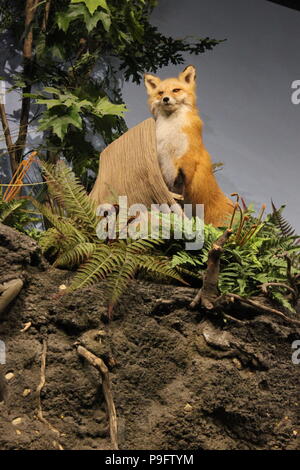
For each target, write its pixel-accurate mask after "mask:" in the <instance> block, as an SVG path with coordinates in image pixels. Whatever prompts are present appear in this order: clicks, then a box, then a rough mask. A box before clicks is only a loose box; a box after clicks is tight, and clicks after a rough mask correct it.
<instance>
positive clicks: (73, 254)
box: [53, 243, 97, 267]
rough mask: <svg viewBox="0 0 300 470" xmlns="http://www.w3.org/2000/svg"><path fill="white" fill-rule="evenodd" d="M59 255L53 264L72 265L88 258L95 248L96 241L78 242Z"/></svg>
mask: <svg viewBox="0 0 300 470" xmlns="http://www.w3.org/2000/svg"><path fill="white" fill-rule="evenodd" d="M68 248H69V249H68V250H67V251H66V252H65V253H63V254H62V255H60V256H59V257H58V258H57V259H56V261H55V262H54V264H53V265H54V266H67V267H73V266H76V265H78V264H81V263H83V262H84V261H85V260H87V259H88V258H90V257H91V256H92V255H93V253H94V252H95V251H96V249H97V244H96V243H79V244H76V245H75V246H74V247H70V246H69V247H68Z"/></svg>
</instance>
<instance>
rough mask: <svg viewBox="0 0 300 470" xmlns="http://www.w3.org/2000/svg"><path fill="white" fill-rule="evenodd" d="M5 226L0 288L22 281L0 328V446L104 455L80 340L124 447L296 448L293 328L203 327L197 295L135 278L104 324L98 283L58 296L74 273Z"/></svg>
mask: <svg viewBox="0 0 300 470" xmlns="http://www.w3.org/2000/svg"><path fill="white" fill-rule="evenodd" d="M2 227H3V226H0V228H1V230H0V251H1V255H2V260H4V261H3V262H4V263H5V266H6V267H5V268H4V269H1V274H0V275H1V276H2V277H1V278H0V282H3V279H2V278H3V277H4V276H6V277H7V276H9V274H10V272H11V273H12V274H13V276H14V277H16V274H17V273H21V274H20V275H22V276H23V277H24V279H25V285H24V288H23V289H22V291H21V293H20V294H19V296H18V298H17V299H16V300H15V301H14V303H13V304H12V305H11V307H10V309H9V310H8V311H7V312H6V313H5V314H4V315H2V317H1V320H0V339H1V340H2V341H4V342H5V346H6V364H4V365H0V368H1V369H0V370H1V372H2V385H1V382H0V401H1V400H2V401H1V403H0V449H57V448H59V447H60V446H61V447H63V448H64V449H109V448H110V446H111V445H110V438H109V430H108V420H107V414H106V409H105V402H104V399H103V394H102V387H101V384H100V382H99V375H98V372H97V371H96V370H95V369H94V368H93V367H92V366H90V365H89V364H88V363H86V362H85V361H84V360H83V359H82V358H80V357H79V356H78V354H77V351H76V347H75V346H74V344H78V342H79V343H80V344H82V345H84V346H85V347H86V348H87V349H89V350H90V351H91V352H93V353H94V354H96V355H97V356H99V357H101V358H102V359H104V360H105V362H106V364H108V365H109V367H110V377H111V381H112V390H113V395H114V401H115V405H116V409H117V414H118V424H119V444H120V448H121V449H159V450H163V449H185V450H187V449H297V448H298V449H299V448H300V440H299V439H300V438H299V435H300V429H299V427H300V413H299V406H300V401H299V400H300V397H299V389H300V374H299V367H300V366H297V365H294V364H293V363H292V359H291V357H292V349H291V345H292V342H293V341H294V340H296V339H299V338H300V334H299V328H298V329H297V328H296V327H293V326H290V325H286V324H284V323H282V322H281V320H279V319H277V318H271V317H267V316H265V315H260V316H257V317H255V318H250V317H249V318H243V319H239V320H234V319H232V320H230V319H228V320H227V322H226V323H225V322H224V321H222V320H221V319H220V318H218V317H217V316H216V317H214V316H212V317H211V318H209V319H208V318H206V319H205V318H204V317H203V314H202V313H200V312H198V311H190V310H189V309H188V304H189V301H190V300H191V299H192V298H193V295H194V293H195V292H194V290H192V289H188V288H177V287H174V286H163V285H156V284H155V285H154V284H150V283H148V284H143V283H140V282H134V283H132V284H131V286H129V288H128V290H127V292H126V294H125V295H124V297H123V298H122V302H121V304H120V306H119V307H118V308H117V309H116V312H115V316H114V319H113V321H112V322H111V323H110V324H108V323H107V318H106V302H105V300H104V296H103V288H104V286H101V285H99V286H95V287H93V288H89V289H85V290H82V291H79V292H75V293H72V294H67V295H65V296H64V297H62V298H57V296H56V294H57V291H58V286H59V285H60V284H64V283H66V282H67V280H68V278H69V277H70V273H68V272H64V271H61V270H54V269H46V268H47V266H46V264H45V263H44V262H43V261H42V258H41V257H40V254H39V250H38V248H37V247H36V246H35V245H34V244H33V245H32V241H31V240H30V239H26V238H23V236H21V239H22V240H21V239H20V238H18V237H17V240H19V241H20V240H21V241H20V244H19V245H17V242H12V241H9V240H10V239H11V236H12V235H7V236H6V237H4V236H3V235H2V232H3V231H2ZM10 233H11V232H10ZM14 233H16V232H14ZM18 236H19V234H18ZM14 237H16V236H15V235H13V239H14ZM18 243H19V242H18ZM26 243H28V244H29V246H28V247H27V248H28V249H27V248H26ZM30 244H31V245H30ZM17 246H19V248H18V249H17ZM32 250H33V251H32ZM30 253H31V254H30ZM32 253H33V254H32ZM3 256H4V258H3ZM2 267H3V264H2ZM234 315H235V316H236V314H234ZM236 317H237V316H236ZM29 324H30V327H29V328H28V329H27V330H26V331H22V330H23V329H24V326H25V325H27V327H28V326H29ZM43 340H46V341H47V364H46V385H45V386H44V388H43V390H42V392H41V403H42V409H43V413H44V417H45V418H46V419H47V420H48V422H49V423H51V426H52V427H54V428H55V429H57V430H58V431H59V433H57V432H55V431H54V430H53V429H52V430H51V429H50V428H49V426H48V425H47V424H45V423H42V422H41V421H39V420H38V419H37V418H36V410H37V405H38V402H37V394H36V388H37V386H38V384H39V382H40V373H41V351H42V342H43ZM3 377H4V378H3Z"/></svg>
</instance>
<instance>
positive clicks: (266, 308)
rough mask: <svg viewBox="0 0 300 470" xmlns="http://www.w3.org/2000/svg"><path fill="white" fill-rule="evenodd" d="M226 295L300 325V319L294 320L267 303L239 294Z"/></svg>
mask: <svg viewBox="0 0 300 470" xmlns="http://www.w3.org/2000/svg"><path fill="white" fill-rule="evenodd" d="M226 297H227V298H229V299H234V300H238V301H239V302H241V303H244V304H247V305H251V306H252V307H255V308H256V309H257V310H262V311H264V312H267V313H271V314H273V315H277V316H279V317H281V318H282V319H283V320H285V321H286V322H288V323H291V324H294V325H300V321H299V320H294V319H293V318H289V317H287V316H286V315H285V314H284V313H282V312H280V311H279V310H276V309H274V308H271V307H267V306H266V305H263V304H261V303H259V302H255V301H254V300H250V299H245V298H244V297H241V296H240V295H238V294H226Z"/></svg>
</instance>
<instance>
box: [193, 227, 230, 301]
mask: <svg viewBox="0 0 300 470" xmlns="http://www.w3.org/2000/svg"><path fill="white" fill-rule="evenodd" d="M231 234H232V230H231V229H227V230H226V231H225V232H224V233H223V235H222V236H221V237H220V238H218V240H217V241H216V242H215V243H214V244H213V246H212V248H211V250H210V251H209V253H208V260H207V269H206V272H205V274H204V276H203V284H202V287H201V289H200V290H199V292H198V294H197V295H196V297H195V299H194V300H193V302H191V304H190V306H191V308H195V307H196V306H197V305H198V304H199V303H200V302H201V305H202V306H203V307H204V308H206V309H207V310H212V309H213V308H214V302H215V300H216V299H217V298H218V297H219V288H218V281H219V273H220V258H221V254H222V251H223V246H224V244H225V243H226V241H227V240H228V239H229V237H230V236H231Z"/></svg>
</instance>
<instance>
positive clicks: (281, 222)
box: [271, 201, 295, 237]
mask: <svg viewBox="0 0 300 470" xmlns="http://www.w3.org/2000/svg"><path fill="white" fill-rule="evenodd" d="M271 204H272V209H273V214H272V217H273V220H274V223H275V224H276V226H277V227H278V228H279V229H280V231H281V233H282V236H283V237H292V236H293V235H295V229H294V228H293V227H292V225H291V224H290V223H289V222H288V221H287V220H286V219H285V218H284V217H283V215H282V211H283V209H284V207H285V206H282V207H280V209H277V208H276V207H275V204H274V202H273V201H271Z"/></svg>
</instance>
